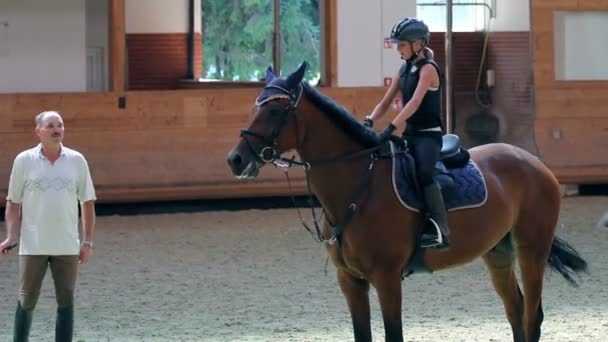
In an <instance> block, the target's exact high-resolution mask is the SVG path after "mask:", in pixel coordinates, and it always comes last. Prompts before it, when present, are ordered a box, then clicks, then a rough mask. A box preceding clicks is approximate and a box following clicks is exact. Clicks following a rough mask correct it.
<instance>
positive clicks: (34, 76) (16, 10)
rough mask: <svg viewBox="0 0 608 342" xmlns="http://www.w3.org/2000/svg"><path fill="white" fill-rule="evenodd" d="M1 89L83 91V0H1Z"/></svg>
mask: <svg viewBox="0 0 608 342" xmlns="http://www.w3.org/2000/svg"><path fill="white" fill-rule="evenodd" d="M0 27H2V28H1V29H0V46H2V48H1V49H0V93H18V92H71V91H84V90H85V89H86V80H85V35H86V33H85V32H86V29H85V2H83V1H82V0H53V1H48V0H19V1H17V0H1V1H0Z"/></svg>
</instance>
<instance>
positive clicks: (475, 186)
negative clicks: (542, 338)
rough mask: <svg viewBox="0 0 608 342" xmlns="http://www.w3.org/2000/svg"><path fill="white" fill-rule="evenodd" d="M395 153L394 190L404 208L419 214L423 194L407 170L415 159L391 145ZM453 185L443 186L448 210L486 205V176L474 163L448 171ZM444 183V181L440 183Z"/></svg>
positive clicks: (470, 162) (422, 204) (422, 205)
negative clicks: (484, 176)
mask: <svg viewBox="0 0 608 342" xmlns="http://www.w3.org/2000/svg"><path fill="white" fill-rule="evenodd" d="M391 151H392V152H393V155H394V157H393V189H394V190H395V194H396V195H397V198H399V200H400V201H401V204H403V205H404V206H405V207H407V208H408V209H410V210H413V211H418V212H420V211H421V210H422V208H424V203H423V201H422V197H421V195H420V194H419V193H418V191H417V190H416V188H417V187H416V184H415V183H414V182H415V181H414V180H413V175H412V174H411V172H409V171H408V170H409V169H410V167H409V163H411V162H412V161H413V158H408V157H407V156H406V155H404V154H402V153H401V154H400V153H395V151H396V147H395V145H394V144H393V143H392V142H391ZM447 172H448V173H449V175H450V176H448V177H451V178H452V180H453V184H450V185H449V186H446V185H442V192H443V199H444V201H445V206H446V209H447V210H448V211H454V210H459V209H467V208H476V207H480V206H482V205H484V204H485V203H486V200H487V199H488V189H487V187H486V182H485V179H484V178H483V174H482V173H481V171H480V170H479V168H478V167H477V165H475V163H474V162H473V161H472V160H469V162H468V163H467V164H466V165H465V166H463V167H460V168H452V169H447ZM439 183H440V184H441V182H439Z"/></svg>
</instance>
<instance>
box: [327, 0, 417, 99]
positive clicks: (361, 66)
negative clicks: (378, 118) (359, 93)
mask: <svg viewBox="0 0 608 342" xmlns="http://www.w3.org/2000/svg"><path fill="white" fill-rule="evenodd" d="M337 8H338V42H337V44H338V59H337V63H338V86H340V87H357V86H381V85H382V84H383V79H384V76H385V73H388V74H392V73H394V72H395V71H394V70H393V69H395V70H396V68H398V66H399V64H400V59H399V55H398V54H397V52H396V51H395V49H394V48H391V49H385V48H384V37H388V35H389V33H390V29H391V28H392V25H393V24H394V23H395V22H396V21H397V20H398V19H399V18H402V17H406V16H415V15H416V1H415V0H406V1H404V0H378V1H369V0H338V6H337ZM378 100H380V99H378Z"/></svg>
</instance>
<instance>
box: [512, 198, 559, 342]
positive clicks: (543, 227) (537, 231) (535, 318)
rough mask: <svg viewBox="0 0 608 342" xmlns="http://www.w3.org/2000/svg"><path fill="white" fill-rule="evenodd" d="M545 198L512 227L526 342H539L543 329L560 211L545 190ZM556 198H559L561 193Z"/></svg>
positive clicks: (524, 211)
mask: <svg viewBox="0 0 608 342" xmlns="http://www.w3.org/2000/svg"><path fill="white" fill-rule="evenodd" d="M556 192H557V191H556ZM543 196H544V197H543V198H538V199H537V201H536V202H535V203H536V206H534V205H529V206H525V207H524V208H526V209H524V210H522V212H521V213H520V216H519V218H518V220H517V223H516V225H515V227H513V238H514V240H515V246H516V248H517V259H518V261H519V267H520V269H521V283H522V288H523V290H524V317H523V324H524V331H525V335H526V342H537V341H538V340H539V339H540V332H541V331H540V326H541V324H542V322H543V309H542V304H541V297H542V292H543V276H544V274H545V269H546V267H547V260H548V258H549V254H550V253H551V245H552V243H553V237H554V234H555V227H556V224H557V217H558V211H559V209H555V208H559V197H557V198H556V201H552V200H551V197H550V193H549V191H545V192H544V195H543ZM556 196H559V193H557V194H556ZM555 202H557V204H555ZM543 204H544V206H543ZM528 209H529V210H528Z"/></svg>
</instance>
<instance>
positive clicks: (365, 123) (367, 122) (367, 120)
mask: <svg viewBox="0 0 608 342" xmlns="http://www.w3.org/2000/svg"><path fill="white" fill-rule="evenodd" d="M363 126H365V127H367V128H372V127H374V120H372V118H370V117H369V116H366V117H365V119H363Z"/></svg>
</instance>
